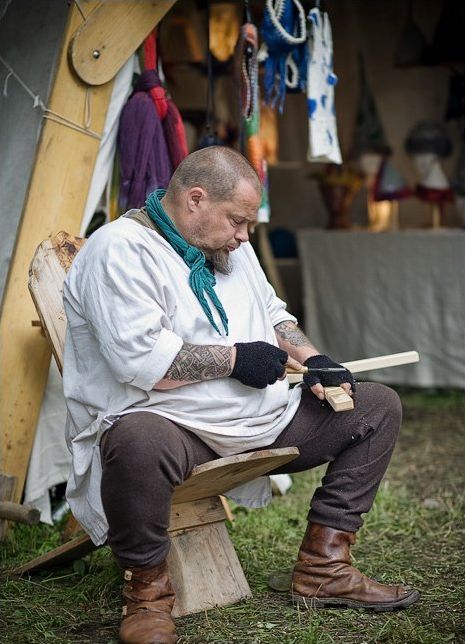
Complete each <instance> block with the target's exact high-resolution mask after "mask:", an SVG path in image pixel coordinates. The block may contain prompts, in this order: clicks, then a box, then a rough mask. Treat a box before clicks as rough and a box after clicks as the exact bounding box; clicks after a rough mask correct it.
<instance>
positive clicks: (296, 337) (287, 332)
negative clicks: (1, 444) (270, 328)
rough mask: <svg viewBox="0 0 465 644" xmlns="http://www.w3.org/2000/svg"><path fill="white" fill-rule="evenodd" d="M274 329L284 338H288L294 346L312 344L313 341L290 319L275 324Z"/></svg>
mask: <svg viewBox="0 0 465 644" xmlns="http://www.w3.org/2000/svg"><path fill="white" fill-rule="evenodd" d="M274 330H275V331H276V333H277V334H278V335H279V336H280V337H281V338H282V339H283V340H287V342H289V344H292V345H293V346H294V347H305V346H309V345H310V346H311V342H310V340H309V339H308V338H307V337H306V335H305V334H304V333H303V332H302V331H301V330H300V329H299V327H298V326H297V324H294V322H291V321H290V320H285V321H284V322H280V323H279V324H277V325H276V326H275V328H274Z"/></svg>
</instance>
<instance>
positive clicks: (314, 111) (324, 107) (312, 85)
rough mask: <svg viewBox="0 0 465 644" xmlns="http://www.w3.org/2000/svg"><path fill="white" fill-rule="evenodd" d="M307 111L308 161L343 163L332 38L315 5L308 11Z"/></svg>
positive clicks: (327, 21) (323, 14)
mask: <svg viewBox="0 0 465 644" xmlns="http://www.w3.org/2000/svg"><path fill="white" fill-rule="evenodd" d="M308 19H309V21H310V37H309V41H308V48H309V52H308V53H309V55H308V74H307V113H308V134H309V146H308V154H307V159H308V161H313V162H323V163H325V162H329V163H342V157H341V151H340V148H339V141H338V138H337V125H336V109H335V104H334V87H335V85H336V83H337V76H336V75H335V74H334V72H333V38H332V34H331V25H330V23H329V18H328V14H327V13H322V12H321V11H320V10H319V9H318V8H317V7H314V8H313V9H312V10H311V11H310V13H309V14H308Z"/></svg>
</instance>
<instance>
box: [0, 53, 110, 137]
mask: <svg viewBox="0 0 465 644" xmlns="http://www.w3.org/2000/svg"><path fill="white" fill-rule="evenodd" d="M0 62H1V63H2V64H3V65H4V66H5V67H6V68H7V70H8V72H9V73H8V74H7V76H6V78H5V82H4V85H3V96H6V97H7V96H8V81H9V79H10V77H11V76H13V77H14V78H15V79H16V80H17V81H18V83H19V84H20V85H21V87H22V88H23V89H24V91H25V92H26V93H27V94H29V96H30V97H31V98H32V100H33V105H32V107H33V109H35V108H36V107H40V109H41V110H42V118H44V119H49V120H50V121H54V122H55V123H58V124H59V125H65V126H66V127H69V128H71V129H72V130H76V131H77V132H81V133H82V134H87V135H88V136H91V137H92V138H94V139H98V140H99V141H100V140H101V138H102V136H101V135H100V134H98V133H97V132H94V131H93V130H91V129H90V125H91V121H92V118H91V103H90V99H91V96H90V91H89V88H87V89H86V96H85V111H84V126H82V125H80V124H79V123H76V121H73V120H72V119H69V118H67V117H66V116H63V115H62V114H59V113H58V112H54V111H53V110H51V109H49V108H48V107H45V105H44V102H43V101H42V99H41V97H40V95H39V94H34V92H33V91H32V90H31V88H30V87H29V86H28V85H27V84H26V83H25V82H24V81H23V79H22V78H21V77H20V76H19V75H18V74H17V73H16V72H15V71H14V69H13V68H12V67H11V65H9V64H8V63H7V61H6V60H5V59H4V58H3V56H1V55H0Z"/></svg>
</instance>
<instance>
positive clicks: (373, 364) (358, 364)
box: [287, 351, 420, 385]
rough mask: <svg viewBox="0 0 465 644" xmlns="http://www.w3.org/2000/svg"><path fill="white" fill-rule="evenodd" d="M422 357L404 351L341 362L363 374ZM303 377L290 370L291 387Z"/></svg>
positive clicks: (355, 371) (353, 370) (288, 377)
mask: <svg viewBox="0 0 465 644" xmlns="http://www.w3.org/2000/svg"><path fill="white" fill-rule="evenodd" d="M419 360H420V356H419V355H418V352H417V351H402V352H401V353H390V354H389V355H386V356H376V357H374V358H363V359H362V360H350V361H349V362H341V364H342V366H343V367H345V368H346V369H348V370H349V371H351V372H352V373H361V372H363V371H371V370H372V369H386V368H387V367H398V366H401V365H404V364H411V363H414V362H418V361H419ZM302 379H303V375H302V374H301V373H296V372H295V371H294V370H291V369H289V370H288V376H287V380H288V382H289V384H290V385H294V384H297V383H299V382H302Z"/></svg>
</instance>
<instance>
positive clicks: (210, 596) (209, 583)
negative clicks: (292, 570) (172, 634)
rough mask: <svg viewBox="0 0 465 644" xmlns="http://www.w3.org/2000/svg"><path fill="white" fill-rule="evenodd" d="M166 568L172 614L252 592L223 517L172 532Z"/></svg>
mask: <svg viewBox="0 0 465 644" xmlns="http://www.w3.org/2000/svg"><path fill="white" fill-rule="evenodd" d="M168 569H169V572H170V577H171V581H172V584H173V587H174V591H175V594H176V601H175V604H174V609H173V616H174V617H182V616H183V615H190V614H191V613H198V612H201V611H204V610H208V609H210V608H214V607H215V606H228V605H229V604H234V603H236V602H238V601H240V600H241V599H245V598H246V597H251V596H252V593H251V591H250V587H249V584H248V583H247V579H246V578H245V575H244V571H243V570H242V566H241V564H240V562H239V559H238V557H237V554H236V551H235V549H234V546H233V544H232V542H231V539H230V537H229V534H228V531H227V528H226V525H225V524H224V522H223V521H219V522H217V523H211V524H209V525H203V526H198V527H195V528H191V529H189V530H181V531H179V532H177V533H174V534H173V533H172V534H171V550H170V553H169V555H168Z"/></svg>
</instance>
